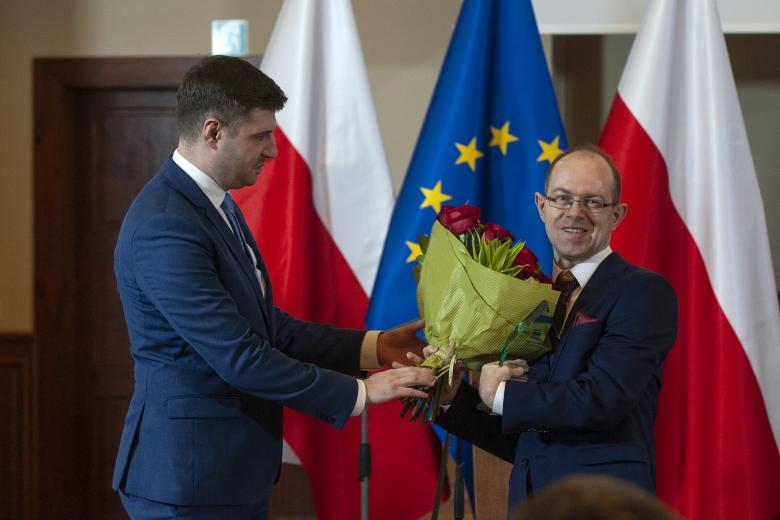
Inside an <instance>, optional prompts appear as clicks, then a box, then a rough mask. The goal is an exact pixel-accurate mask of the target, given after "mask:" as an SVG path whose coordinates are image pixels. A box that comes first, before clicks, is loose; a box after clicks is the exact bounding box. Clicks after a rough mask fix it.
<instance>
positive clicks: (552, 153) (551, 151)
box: [536, 135, 563, 164]
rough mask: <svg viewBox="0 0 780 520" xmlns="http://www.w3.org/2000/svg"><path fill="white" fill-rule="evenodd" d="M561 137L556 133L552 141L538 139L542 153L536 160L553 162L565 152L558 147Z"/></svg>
mask: <svg viewBox="0 0 780 520" xmlns="http://www.w3.org/2000/svg"><path fill="white" fill-rule="evenodd" d="M559 138H560V136H557V135H556V136H555V139H553V140H552V142H551V143H545V142H544V141H542V140H539V141H537V142H538V143H539V146H540V147H541V148H542V153H540V154H539V157H537V158H536V162H542V161H549V162H550V164H552V162H553V161H554V160H555V158H556V157H558V156H559V155H561V154H562V153H563V150H561V149H560V148H559V147H558V141H559Z"/></svg>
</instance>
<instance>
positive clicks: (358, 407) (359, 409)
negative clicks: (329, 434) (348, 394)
mask: <svg viewBox="0 0 780 520" xmlns="http://www.w3.org/2000/svg"><path fill="white" fill-rule="evenodd" d="M355 381H357V385H358V394H357V400H356V401H355V407H354V408H353V409H352V416H355V415H360V414H361V413H363V408H365V407H366V384H365V383H364V382H363V380H362V379H355Z"/></svg>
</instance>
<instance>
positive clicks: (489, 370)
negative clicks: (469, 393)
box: [479, 361, 528, 410]
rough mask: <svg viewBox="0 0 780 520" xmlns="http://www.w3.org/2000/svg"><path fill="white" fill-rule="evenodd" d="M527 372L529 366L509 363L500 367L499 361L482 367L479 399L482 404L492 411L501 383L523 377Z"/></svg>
mask: <svg viewBox="0 0 780 520" xmlns="http://www.w3.org/2000/svg"><path fill="white" fill-rule="evenodd" d="M527 370H528V366H518V365H517V364H513V363H507V364H506V365H504V366H502V367H500V366H498V362H497V361H496V362H494V363H487V364H485V365H482V374H480V377H479V397H480V398H481V399H482V402H483V403H485V404H486V405H487V407H488V408H490V409H491V410H492V409H493V401H494V400H495V398H496V390H498V385H499V383H501V382H502V381H507V380H509V379H512V378H519V377H522V375H523V374H525V372H526V371H527Z"/></svg>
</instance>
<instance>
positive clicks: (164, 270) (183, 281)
mask: <svg viewBox="0 0 780 520" xmlns="http://www.w3.org/2000/svg"><path fill="white" fill-rule="evenodd" d="M242 226H243V228H244V229H243V231H244V234H245V236H246V237H247V240H248V241H249V242H250V246H251V247H252V248H253V249H254V252H255V255H256V257H257V258H258V259H259V262H258V264H259V265H258V267H259V268H260V269H261V271H262V273H263V275H264V276H265V280H266V282H269V278H268V273H267V272H266V270H265V266H264V265H263V263H262V259H261V256H260V252H259V251H258V249H257V245H256V244H255V242H254V239H253V238H252V234H251V233H250V231H249V229H247V228H246V225H245V223H244V222H243V221H242ZM239 244H240V243H239V242H238V241H237V240H236V239H235V237H234V235H233V234H232V232H231V230H230V228H229V227H228V225H227V224H226V223H225V221H224V220H223V219H222V217H221V215H220V214H219V212H218V211H217V210H216V209H215V208H214V206H213V205H212V204H211V202H210V201H209V200H208V198H207V197H206V196H205V194H204V193H203V192H202V191H201V189H200V188H199V187H198V186H197V185H196V184H195V182H194V181H193V180H192V179H191V178H190V177H189V176H188V175H187V174H186V173H184V171H182V170H181V169H180V168H179V167H178V166H177V165H176V164H175V163H174V162H173V161H172V160H171V159H169V160H168V161H167V162H166V163H165V164H164V165H163V166H162V168H161V169H160V171H159V172H158V173H157V174H156V175H155V176H154V177H153V178H152V179H151V180H150V181H149V182H148V183H147V185H146V186H145V187H144V188H143V190H142V191H141V192H140V194H139V195H138V197H137V198H136V199H135V201H134V202H133V204H132V206H131V207H130V209H129V210H128V212H127V215H126V216H125V220H124V222H123V224H122V228H121V230H120V233H119V239H118V241H117V246H116V251H115V263H114V267H115V271H116V279H117V287H118V290H119V295H120V298H121V300H122V305H123V307H124V312H125V319H126V321H127V326H128V329H129V333H130V341H131V354H132V357H133V359H134V361H135V389H134V392H133V397H132V400H131V402H130V407H129V410H128V413H127V418H126V420H125V426H124V431H123V432H122V439H121V442H120V446H119V453H118V455H117V461H116V467H115V470H114V478H113V487H114V489H117V488H122V489H123V490H124V491H125V492H126V493H128V494H131V495H136V496H140V497H144V498H148V499H152V500H156V501H159V502H165V503H171V504H181V505H231V504H247V503H253V502H256V501H258V500H259V499H260V498H261V497H262V496H264V494H265V493H267V491H268V489H269V488H270V486H271V485H272V483H273V482H274V480H275V478H276V476H277V474H278V470H279V467H280V461H281V452H282V407H283V406H289V407H290V408H293V409H295V410H298V411H300V412H303V413H305V414H307V415H310V416H312V417H316V418H319V419H322V420H324V421H325V422H328V423H330V424H332V425H333V426H335V427H337V428H340V427H342V426H343V425H344V424H345V422H346V421H347V419H348V418H349V416H350V413H351V412H352V409H353V408H354V405H355V401H356V399H357V384H356V382H355V380H354V378H353V377H350V376H347V375H342V374H340V373H337V372H335V371H334V370H338V371H340V372H344V373H348V374H355V375H357V374H358V371H359V363H360V361H359V359H360V345H361V342H362V338H363V335H364V331H356V330H345V329H334V328H332V327H328V326H323V325H316V324H310V323H305V322H301V321H298V320H295V319H293V318H292V317H290V316H289V315H287V314H285V313H284V312H282V311H280V310H279V309H277V308H275V307H274V304H273V295H272V291H271V285H270V282H269V283H267V285H266V293H265V296H263V294H262V291H261V290H260V286H259V284H258V281H257V278H256V274H255V272H254V269H253V266H252V264H251V260H248V255H246V253H245V252H244V251H242V250H241V248H240V245H239Z"/></svg>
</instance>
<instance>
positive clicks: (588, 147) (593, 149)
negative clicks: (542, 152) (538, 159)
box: [544, 144, 622, 202]
mask: <svg viewBox="0 0 780 520" xmlns="http://www.w3.org/2000/svg"><path fill="white" fill-rule="evenodd" d="M577 152H589V153H591V154H593V155H597V156H599V157H601V158H602V159H604V161H606V163H607V164H608V165H609V169H610V170H611V171H612V180H613V187H612V197H613V200H612V201H611V202H620V192H621V189H622V188H621V182H620V172H618V169H617V166H615V163H614V162H613V161H612V157H610V156H609V154H607V152H605V151H604V150H602V149H601V148H599V147H598V146H596V145H594V144H583V145H580V146H573V147H571V148H569V149H568V150H566V151H565V152H563V153H562V154H560V155H558V157H556V158H555V159H554V160H553V162H551V163H550V167H549V168H547V174H546V175H545V176H544V194H545V195H547V188H549V187H550V176H551V175H552V171H553V168H555V165H556V164H558V162H559V161H560V160H561V159H563V158H564V157H568V156H569V155H571V154H573V153H577Z"/></svg>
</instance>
